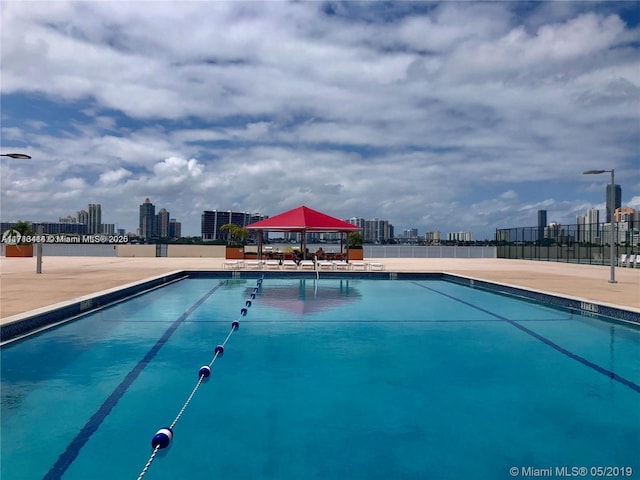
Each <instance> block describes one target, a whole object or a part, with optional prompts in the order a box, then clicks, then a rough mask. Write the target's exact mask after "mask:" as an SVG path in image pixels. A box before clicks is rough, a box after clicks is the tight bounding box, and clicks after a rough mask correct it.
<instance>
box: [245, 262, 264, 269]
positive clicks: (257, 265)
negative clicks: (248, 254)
mask: <svg viewBox="0 0 640 480" xmlns="http://www.w3.org/2000/svg"><path fill="white" fill-rule="evenodd" d="M244 266H245V268H252V269H260V267H262V261H261V260H247V261H246V262H244Z"/></svg>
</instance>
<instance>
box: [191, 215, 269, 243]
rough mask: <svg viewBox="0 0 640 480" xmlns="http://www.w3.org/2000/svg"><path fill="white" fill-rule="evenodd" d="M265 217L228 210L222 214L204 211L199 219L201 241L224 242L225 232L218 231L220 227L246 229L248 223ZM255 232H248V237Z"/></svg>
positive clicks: (252, 235) (251, 236)
mask: <svg viewBox="0 0 640 480" xmlns="http://www.w3.org/2000/svg"><path fill="white" fill-rule="evenodd" d="M265 218H267V217H265V216H263V215H259V214H252V213H247V212H232V211H230V210H228V211H226V212H223V211H220V210H205V211H204V212H203V213H202V219H201V231H202V240H203V241H205V242H206V241H211V240H226V239H227V236H228V234H227V232H224V231H222V230H220V227H222V226H223V225H225V224H227V223H234V224H236V225H240V226H241V227H246V226H247V225H249V224H250V223H254V222H258V221H260V220H264V219H265ZM255 235H256V233H255V232H250V237H249V238H253V237H255Z"/></svg>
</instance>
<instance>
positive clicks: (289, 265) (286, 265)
mask: <svg viewBox="0 0 640 480" xmlns="http://www.w3.org/2000/svg"><path fill="white" fill-rule="evenodd" d="M282 268H283V269H284V270H286V269H289V270H297V269H298V264H297V263H296V262H294V261H293V260H284V261H283V262H282Z"/></svg>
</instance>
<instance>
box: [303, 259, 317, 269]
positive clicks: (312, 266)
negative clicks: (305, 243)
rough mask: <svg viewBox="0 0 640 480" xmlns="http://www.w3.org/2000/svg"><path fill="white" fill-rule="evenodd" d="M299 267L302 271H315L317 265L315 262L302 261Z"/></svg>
mask: <svg viewBox="0 0 640 480" xmlns="http://www.w3.org/2000/svg"><path fill="white" fill-rule="evenodd" d="M299 267H300V269H301V270H304V269H308V270H315V269H316V264H315V262H314V261H313V260H300V265H299Z"/></svg>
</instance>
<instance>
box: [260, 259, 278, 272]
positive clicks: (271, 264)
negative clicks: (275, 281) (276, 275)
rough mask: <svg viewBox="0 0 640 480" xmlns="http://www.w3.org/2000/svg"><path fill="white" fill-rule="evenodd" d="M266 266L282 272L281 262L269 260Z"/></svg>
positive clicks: (265, 263)
mask: <svg viewBox="0 0 640 480" xmlns="http://www.w3.org/2000/svg"><path fill="white" fill-rule="evenodd" d="M264 266H265V267H267V268H270V269H277V270H280V260H267V261H266V262H264Z"/></svg>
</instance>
